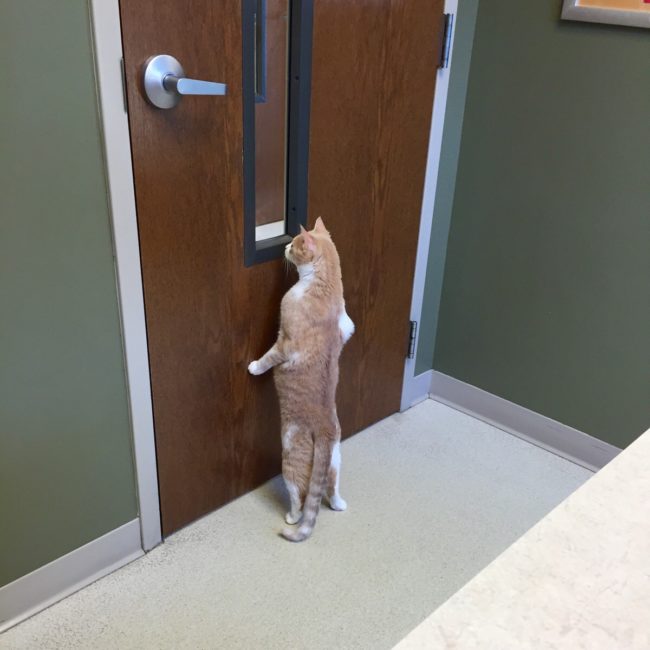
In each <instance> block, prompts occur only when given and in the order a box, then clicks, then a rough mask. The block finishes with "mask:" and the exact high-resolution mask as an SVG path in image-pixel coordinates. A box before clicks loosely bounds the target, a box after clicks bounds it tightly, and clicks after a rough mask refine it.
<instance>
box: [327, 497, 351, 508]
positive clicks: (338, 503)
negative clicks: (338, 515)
mask: <svg viewBox="0 0 650 650" xmlns="http://www.w3.org/2000/svg"><path fill="white" fill-rule="evenodd" d="M347 507H348V504H347V503H346V501H345V499H342V498H341V497H340V496H339V495H338V494H335V495H333V496H331V497H330V508H332V510H338V511H339V512H343V511H344V510H347Z"/></svg>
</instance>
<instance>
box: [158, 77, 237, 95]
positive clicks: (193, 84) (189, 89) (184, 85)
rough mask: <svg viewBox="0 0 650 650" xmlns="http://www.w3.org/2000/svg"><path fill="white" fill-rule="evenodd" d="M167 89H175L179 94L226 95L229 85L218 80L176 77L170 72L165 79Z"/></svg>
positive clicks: (164, 84)
mask: <svg viewBox="0 0 650 650" xmlns="http://www.w3.org/2000/svg"><path fill="white" fill-rule="evenodd" d="M163 86H165V89H166V90H169V91H175V92H177V93H178V94H179V95H225V94H226V91H227V90H228V87H227V86H226V84H220V83H217V82H216V81H199V80H198V79H188V78H187V77H182V78H179V77H175V76H174V75H173V74H168V75H167V76H166V77H165V78H164V79H163Z"/></svg>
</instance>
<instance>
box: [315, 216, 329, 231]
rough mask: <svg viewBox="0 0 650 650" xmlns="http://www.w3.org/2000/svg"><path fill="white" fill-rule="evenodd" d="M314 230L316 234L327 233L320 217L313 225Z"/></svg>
mask: <svg viewBox="0 0 650 650" xmlns="http://www.w3.org/2000/svg"><path fill="white" fill-rule="evenodd" d="M314 230H315V231H316V232H323V233H327V228H325V224H324V223H323V220H322V219H321V218H320V217H318V219H316V223H315V224H314Z"/></svg>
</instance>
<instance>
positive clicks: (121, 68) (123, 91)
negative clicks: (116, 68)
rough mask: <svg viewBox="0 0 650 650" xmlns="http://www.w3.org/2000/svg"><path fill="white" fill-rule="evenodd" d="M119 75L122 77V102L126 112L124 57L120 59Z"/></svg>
mask: <svg viewBox="0 0 650 650" xmlns="http://www.w3.org/2000/svg"><path fill="white" fill-rule="evenodd" d="M120 72H121V74H120V76H121V77H122V103H123V105H124V112H125V113H127V114H128V110H127V104H126V69H125V67H124V59H120Z"/></svg>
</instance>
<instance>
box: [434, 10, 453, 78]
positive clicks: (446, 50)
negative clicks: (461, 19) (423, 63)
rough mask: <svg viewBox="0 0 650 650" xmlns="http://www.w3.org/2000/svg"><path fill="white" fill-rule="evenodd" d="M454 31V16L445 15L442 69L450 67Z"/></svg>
mask: <svg viewBox="0 0 650 650" xmlns="http://www.w3.org/2000/svg"><path fill="white" fill-rule="evenodd" d="M453 31H454V14H445V26H444V31H443V34H442V50H441V52H440V63H439V64H438V67H439V68H441V69H444V68H447V67H449V57H450V55H451V35H452V32H453Z"/></svg>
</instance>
